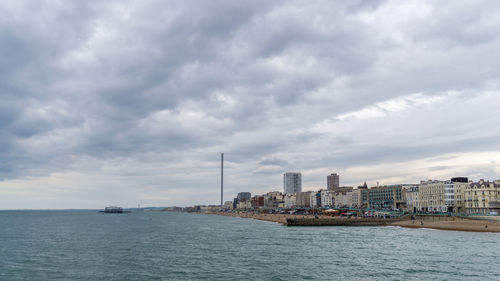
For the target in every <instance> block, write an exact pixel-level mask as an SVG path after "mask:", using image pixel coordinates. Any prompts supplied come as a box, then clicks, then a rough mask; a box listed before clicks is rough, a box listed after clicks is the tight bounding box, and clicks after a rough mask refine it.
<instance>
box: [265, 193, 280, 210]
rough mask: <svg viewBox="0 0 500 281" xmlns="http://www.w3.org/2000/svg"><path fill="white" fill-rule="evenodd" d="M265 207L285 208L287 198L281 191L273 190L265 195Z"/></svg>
mask: <svg viewBox="0 0 500 281" xmlns="http://www.w3.org/2000/svg"><path fill="white" fill-rule="evenodd" d="M264 200H265V201H264V207H266V208H269V209H275V208H284V207H285V201H284V200H285V199H284V196H283V194H282V193H281V192H279V191H271V192H268V193H266V194H265V195H264Z"/></svg>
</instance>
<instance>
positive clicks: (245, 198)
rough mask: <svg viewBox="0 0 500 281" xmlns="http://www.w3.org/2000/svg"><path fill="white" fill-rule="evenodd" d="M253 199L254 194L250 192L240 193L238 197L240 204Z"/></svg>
mask: <svg viewBox="0 0 500 281" xmlns="http://www.w3.org/2000/svg"><path fill="white" fill-rule="evenodd" d="M251 197H252V194H251V193H250V192H240V193H238V196H237V197H236V198H238V201H239V202H243V201H250V198H251Z"/></svg>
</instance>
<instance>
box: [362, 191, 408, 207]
mask: <svg viewBox="0 0 500 281" xmlns="http://www.w3.org/2000/svg"><path fill="white" fill-rule="evenodd" d="M405 204H406V199H405V190H404V189H403V187H402V186H401V185H385V186H377V187H372V188H370V189H363V190H361V207H362V208H372V209H393V210H396V209H399V210H403V209H404V207H405Z"/></svg>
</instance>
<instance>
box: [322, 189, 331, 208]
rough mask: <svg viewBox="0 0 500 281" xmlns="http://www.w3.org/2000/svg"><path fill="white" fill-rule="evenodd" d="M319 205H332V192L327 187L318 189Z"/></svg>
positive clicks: (327, 206)
mask: <svg viewBox="0 0 500 281" xmlns="http://www.w3.org/2000/svg"><path fill="white" fill-rule="evenodd" d="M320 198H321V207H326V208H330V207H334V205H333V192H331V191H330V190H327V189H322V190H320Z"/></svg>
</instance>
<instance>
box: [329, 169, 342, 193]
mask: <svg viewBox="0 0 500 281" xmlns="http://www.w3.org/2000/svg"><path fill="white" fill-rule="evenodd" d="M326 187H327V189H328V190H332V191H337V190H338V188H339V187H340V177H339V175H337V174H335V173H333V174H330V175H329V176H326Z"/></svg>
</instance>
